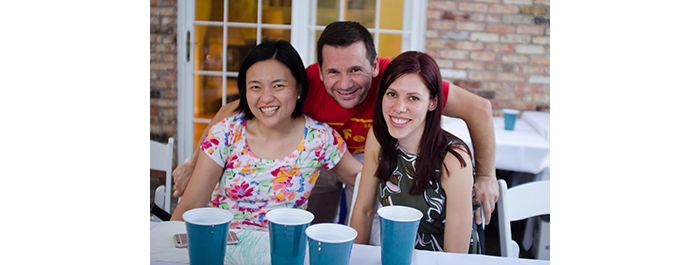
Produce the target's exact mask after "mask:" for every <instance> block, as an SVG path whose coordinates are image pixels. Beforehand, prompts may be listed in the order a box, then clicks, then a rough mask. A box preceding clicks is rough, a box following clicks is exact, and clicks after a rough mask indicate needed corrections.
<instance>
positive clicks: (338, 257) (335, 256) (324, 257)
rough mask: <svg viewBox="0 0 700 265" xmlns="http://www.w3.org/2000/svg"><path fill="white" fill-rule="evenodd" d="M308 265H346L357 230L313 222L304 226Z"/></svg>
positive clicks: (348, 261)
mask: <svg viewBox="0 0 700 265" xmlns="http://www.w3.org/2000/svg"><path fill="white" fill-rule="evenodd" d="M306 236H307V237H308V238H309V264H310V265H348V264H349V263H350V254H351V253H352V244H353V243H354V242H355V238H356V237H357V231H355V229H353V228H352V227H349V226H345V225H340V224H315V225H312V226H309V228H306Z"/></svg>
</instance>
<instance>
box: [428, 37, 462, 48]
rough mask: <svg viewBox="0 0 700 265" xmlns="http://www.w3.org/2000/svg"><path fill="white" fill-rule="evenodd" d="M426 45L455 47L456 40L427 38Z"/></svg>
mask: <svg viewBox="0 0 700 265" xmlns="http://www.w3.org/2000/svg"><path fill="white" fill-rule="evenodd" d="M428 47H430V48H449V49H454V48H457V42H456V41H454V40H440V39H429V40H428Z"/></svg>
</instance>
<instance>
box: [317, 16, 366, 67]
mask: <svg viewBox="0 0 700 265" xmlns="http://www.w3.org/2000/svg"><path fill="white" fill-rule="evenodd" d="M358 41H362V42H363V43H364V44H365V50H366V51H367V60H368V61H369V63H370V64H371V63H373V62H374V59H375V58H377V50H375V49H374V41H373V40H372V35H371V34H369V31H368V30H367V28H365V26H362V24H360V23H358V22H354V21H336V22H333V23H331V24H328V25H327V26H326V28H325V29H324V30H323V32H321V36H320V37H319V38H318V42H317V43H316V59H317V60H318V65H319V66H321V65H322V64H323V54H321V51H322V50H323V46H324V45H330V46H338V47H348V46H350V45H352V44H353V43H355V42H358Z"/></svg>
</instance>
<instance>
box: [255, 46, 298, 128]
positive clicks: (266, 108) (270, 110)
mask: <svg viewBox="0 0 700 265" xmlns="http://www.w3.org/2000/svg"><path fill="white" fill-rule="evenodd" d="M298 95H299V87H298V85H297V82H296V80H295V79H294V76H292V72H291V71H290V70H289V68H287V67H286V66H285V65H284V64H282V63H280V62H278V61H277V60H274V59H269V60H265V61H260V62H257V63H255V64H253V65H252V66H251V67H250V68H248V71H246V100H247V101H248V106H249V107H250V111H251V112H252V113H253V115H254V116H255V119H257V120H258V121H259V122H261V123H262V124H263V125H265V126H267V127H277V126H287V124H288V123H290V122H291V121H292V112H293V111H294V107H295V105H296V100H297V96H298Z"/></svg>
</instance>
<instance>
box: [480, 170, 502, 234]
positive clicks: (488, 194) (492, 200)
mask: <svg viewBox="0 0 700 265" xmlns="http://www.w3.org/2000/svg"><path fill="white" fill-rule="evenodd" d="M474 191H475V192H476V199H477V200H478V201H479V202H481V207H483V208H484V215H485V217H486V218H485V219H486V224H489V223H491V213H492V212H493V210H494V208H495V206H496V202H497V201H498V196H499V192H498V181H497V180H496V176H476V181H475V182H474ZM476 223H477V224H481V223H482V216H481V212H480V211H477V212H476Z"/></svg>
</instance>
